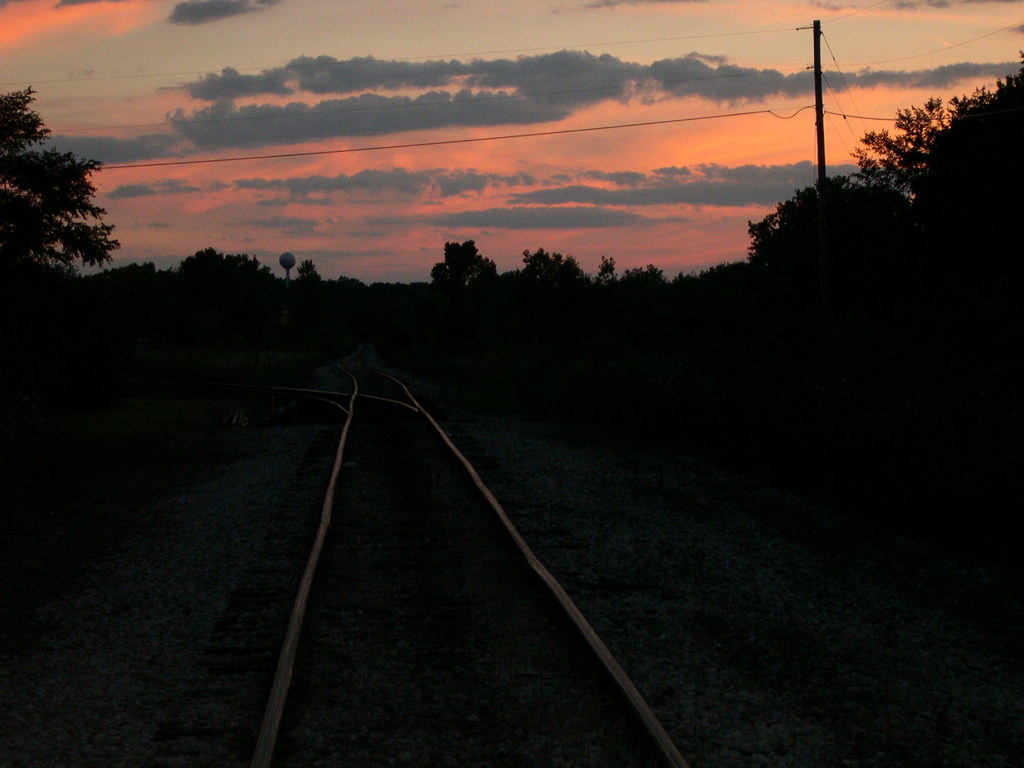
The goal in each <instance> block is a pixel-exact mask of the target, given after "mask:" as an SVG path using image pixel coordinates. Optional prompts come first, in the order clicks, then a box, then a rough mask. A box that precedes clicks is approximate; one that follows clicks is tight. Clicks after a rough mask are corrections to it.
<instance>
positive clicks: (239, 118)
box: [54, 68, 802, 134]
mask: <svg viewBox="0 0 1024 768" xmlns="http://www.w3.org/2000/svg"><path fill="white" fill-rule="evenodd" d="M775 71H778V72H787V71H788V72H795V71H802V68H800V69H791V70H775ZM758 74H761V72H760V71H758V72H753V73H751V72H737V73H732V74H727V75H721V74H718V75H713V76H711V77H692V78H684V79H679V80H658V81H656V82H655V84H656V85H657V86H659V87H661V88H665V87H671V86H676V85H682V84H684V83H700V82H712V81H716V80H728V79H734V78H744V77H756V76H757V75H758ZM643 84H644V83H643V82H639V81H630V82H629V83H625V84H622V85H612V86H602V87H599V88H567V89H563V90H558V91H528V92H525V93H499V94H494V95H492V96H477V97H474V98H473V99H472V100H463V101H457V100H449V101H440V100H439V101H410V102H406V103H401V104H375V105H373V106H368V107H344V108H340V109H326V110H319V111H305V112H278V113H275V114H254V115H242V114H235V115H229V116H224V117H208V118H202V119H197V120H189V121H188V124H189V125H205V124H210V123H229V122H244V121H248V120H285V119H293V118H306V117H321V116H323V115H338V114H349V113H351V114H356V113H360V112H375V111H384V110H392V109H414V108H418V107H419V108H422V107H432V106H438V105H445V106H472V105H475V104H481V103H486V102H490V101H503V100H506V99H537V98H547V97H550V96H572V95H575V94H583V93H611V92H616V91H623V90H625V89H627V88H630V87H631V86H634V85H643ZM166 126H167V123H166V122H162V123H138V124H134V125H108V126H92V127H89V128H63V129H54V133H59V134H68V133H83V132H86V131H114V130H126V129H137V128H163V127H166Z"/></svg>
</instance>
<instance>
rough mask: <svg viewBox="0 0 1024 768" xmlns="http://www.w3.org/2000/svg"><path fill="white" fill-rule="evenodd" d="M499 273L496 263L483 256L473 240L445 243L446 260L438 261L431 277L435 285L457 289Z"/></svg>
mask: <svg viewBox="0 0 1024 768" xmlns="http://www.w3.org/2000/svg"><path fill="white" fill-rule="evenodd" d="M497 274H498V268H497V266H496V265H495V263H494V262H493V261H492V260H491V259H488V258H485V257H483V256H481V255H480V253H479V251H477V249H476V243H475V242H473V241H472V240H467V241H466V242H464V243H445V244H444V261H441V262H438V263H437V264H435V265H434V267H433V269H431V270H430V278H431V280H432V281H433V284H434V285H435V286H437V287H440V288H448V289H456V290H458V289H460V288H466V287H468V286H469V285H470V284H471V283H475V282H476V281H478V280H485V279H487V278H493V277H497Z"/></svg>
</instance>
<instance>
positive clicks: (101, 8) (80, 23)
mask: <svg viewBox="0 0 1024 768" xmlns="http://www.w3.org/2000/svg"><path fill="white" fill-rule="evenodd" d="M148 5H150V4H147V3H145V2H140V1H139V0H129V2H117V3H115V2H96V3H77V4H73V5H65V6H57V5H56V4H55V3H54V0H28V1H27V2H9V3H8V4H7V5H6V6H4V7H3V8H0V21H2V23H0V49H3V51H4V52H5V53H7V54H11V53H17V52H19V51H20V50H22V49H24V48H27V47H29V46H31V45H36V44H38V43H39V42H41V41H43V40H45V39H47V38H54V37H63V36H65V35H67V34H68V33H69V32H73V33H75V34H77V35H82V34H85V35H89V36H91V37H97V36H99V37H112V36H115V35H120V34H124V33H125V32H128V31H130V30H132V29H135V28H136V27H139V26H141V25H143V24H146V23H148V22H149V21H151V20H152V14H153V9H152V8H149V7H147V6H148Z"/></svg>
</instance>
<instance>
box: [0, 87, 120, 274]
mask: <svg viewBox="0 0 1024 768" xmlns="http://www.w3.org/2000/svg"><path fill="white" fill-rule="evenodd" d="M33 99H34V97H33V91H32V89H31V88H26V89H25V90H23V91H15V92H14V93H8V94H0V267H3V268H4V269H5V270H6V269H7V268H8V267H10V266H12V265H14V264H17V263H18V262H21V261H33V262H36V263H39V264H45V265H56V266H62V267H72V266H74V265H75V264H76V263H77V262H79V261H81V262H82V263H84V264H103V263H105V262H107V261H108V260H109V259H110V251H112V250H114V249H116V248H117V247H118V242H117V241H116V240H114V239H113V238H111V237H110V234H111V232H112V231H113V227H112V226H110V225H109V224H103V223H102V222H101V221H100V219H101V218H102V216H103V215H104V214H105V213H106V211H104V210H103V209H102V208H100V207H98V206H96V205H94V204H93V202H92V196H93V194H94V193H95V191H96V190H95V188H94V187H93V185H92V182H91V181H90V180H89V177H90V175H91V174H92V172H93V171H95V170H96V169H97V168H99V163H97V162H95V161H93V160H80V159H78V158H77V157H75V156H74V155H73V154H71V153H61V152H58V151H56V150H54V149H47V150H43V149H40V148H39V145H40V144H42V143H43V142H44V141H45V139H46V137H47V136H48V135H49V133H50V132H49V130H48V129H46V128H45V127H43V121H42V118H40V116H39V115H38V114H36V113H35V112H33V111H32V110H31V109H30V108H29V105H30V104H31V103H32V101H33Z"/></svg>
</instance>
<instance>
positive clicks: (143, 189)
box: [108, 179, 227, 199]
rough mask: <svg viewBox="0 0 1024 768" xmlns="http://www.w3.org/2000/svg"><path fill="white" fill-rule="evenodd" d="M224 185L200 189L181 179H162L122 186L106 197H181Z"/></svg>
mask: <svg viewBox="0 0 1024 768" xmlns="http://www.w3.org/2000/svg"><path fill="white" fill-rule="evenodd" d="M226 186H227V185H225V184H214V185H211V186H209V187H200V186H197V185H195V184H188V183H186V182H184V181H182V180H181V179H164V180H162V181H156V182H152V183H149V184H122V185H121V186H119V187H116V188H115V189H114V190H113V191H112V192H111V193H110V194H109V195H108V197H111V198H114V199H123V198H129V197H149V196H150V195H182V194H191V193H195V192H210V191H212V190H215V189H224V188H225V187H226Z"/></svg>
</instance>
